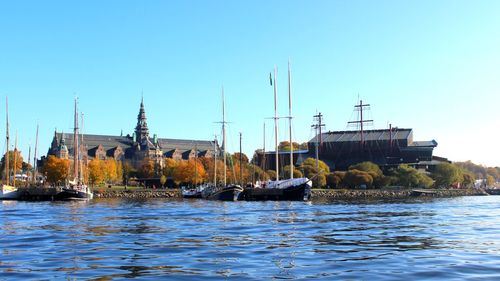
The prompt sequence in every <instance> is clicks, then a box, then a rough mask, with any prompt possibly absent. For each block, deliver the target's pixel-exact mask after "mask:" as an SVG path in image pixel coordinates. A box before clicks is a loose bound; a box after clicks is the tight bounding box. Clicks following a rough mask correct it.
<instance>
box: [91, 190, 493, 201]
mask: <svg viewBox="0 0 500 281" xmlns="http://www.w3.org/2000/svg"><path fill="white" fill-rule="evenodd" d="M478 195H488V194H487V193H486V192H485V191H484V190H482V189H428V190H424V191H422V192H415V190H414V189H394V190H392V189H370V190H353V189H312V192H311V199H312V200H321V199H327V200H346V201H347V200H382V199H406V198H414V197H429V198H432V197H434V198H441V197H442V198H445V197H457V196H478ZM94 197H95V198H130V199H148V198H182V194H181V191H180V189H141V190H95V191H94Z"/></svg>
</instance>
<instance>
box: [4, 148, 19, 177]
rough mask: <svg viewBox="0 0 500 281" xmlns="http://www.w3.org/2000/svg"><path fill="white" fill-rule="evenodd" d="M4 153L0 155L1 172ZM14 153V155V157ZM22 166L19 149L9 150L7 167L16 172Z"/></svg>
mask: <svg viewBox="0 0 500 281" xmlns="http://www.w3.org/2000/svg"><path fill="white" fill-rule="evenodd" d="M5 155H6V154H4V155H3V157H2V168H1V169H2V172H4V171H5ZM14 155H15V157H14ZM14 158H15V159H16V167H15V168H14ZM22 168H23V156H22V155H21V151H19V150H17V149H15V150H9V169H11V170H13V171H14V174H17V171H19V170H21V169H22Z"/></svg>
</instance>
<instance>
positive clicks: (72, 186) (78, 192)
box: [56, 99, 94, 200]
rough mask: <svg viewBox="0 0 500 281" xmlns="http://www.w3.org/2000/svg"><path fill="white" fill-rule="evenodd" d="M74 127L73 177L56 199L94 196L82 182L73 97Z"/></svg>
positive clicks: (90, 197)
mask: <svg viewBox="0 0 500 281" xmlns="http://www.w3.org/2000/svg"><path fill="white" fill-rule="evenodd" d="M74 122H75V128H74V134H73V137H74V146H73V159H74V161H73V162H74V173H75V177H74V179H73V180H72V181H69V183H68V184H67V185H66V186H65V187H63V188H62V191H61V192H59V193H58V194H57V195H56V199H58V200H88V199H92V198H93V197H94V195H93V193H92V191H91V190H90V188H89V187H88V186H87V185H86V184H85V183H84V182H83V177H82V171H81V169H82V166H81V163H80V162H81V160H82V159H81V153H80V146H79V139H78V136H79V131H78V130H79V129H78V107H77V99H75V121H74Z"/></svg>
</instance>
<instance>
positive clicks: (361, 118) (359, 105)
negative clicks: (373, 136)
mask: <svg viewBox="0 0 500 281" xmlns="http://www.w3.org/2000/svg"><path fill="white" fill-rule="evenodd" d="M368 106H370V104H363V101H362V100H359V104H357V105H355V106H354V108H355V109H356V110H358V111H359V120H358V121H350V122H348V124H359V127H360V133H361V140H360V143H361V147H363V146H364V145H365V139H364V134H363V133H364V130H363V127H364V124H365V123H373V120H364V119H363V108H364V107H368Z"/></svg>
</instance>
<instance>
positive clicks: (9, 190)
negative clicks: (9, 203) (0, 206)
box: [0, 184, 19, 200]
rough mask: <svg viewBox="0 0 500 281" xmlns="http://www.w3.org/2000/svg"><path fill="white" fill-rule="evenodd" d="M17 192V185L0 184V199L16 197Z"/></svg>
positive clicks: (17, 195) (17, 196)
mask: <svg viewBox="0 0 500 281" xmlns="http://www.w3.org/2000/svg"><path fill="white" fill-rule="evenodd" d="M18 198H19V192H18V191H17V187H14V186H10V185H6V184H1V185H0V199H1V200H4V199H18Z"/></svg>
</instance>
